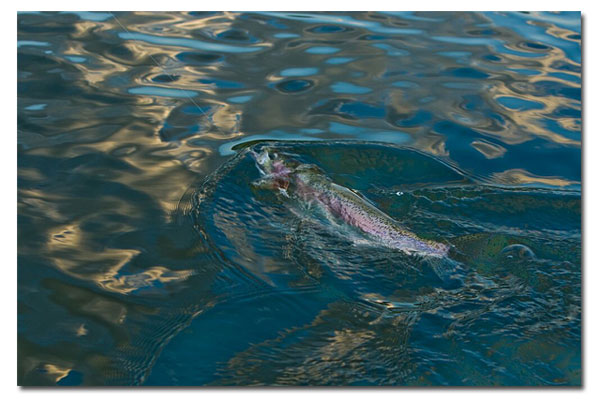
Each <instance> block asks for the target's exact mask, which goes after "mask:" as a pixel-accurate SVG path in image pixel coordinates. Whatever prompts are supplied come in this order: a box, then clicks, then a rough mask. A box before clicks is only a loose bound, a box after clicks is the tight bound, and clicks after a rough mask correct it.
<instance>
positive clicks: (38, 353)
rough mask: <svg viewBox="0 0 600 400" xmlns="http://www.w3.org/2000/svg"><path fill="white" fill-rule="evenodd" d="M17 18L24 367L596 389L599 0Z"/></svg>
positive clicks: (27, 379)
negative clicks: (378, 224)
mask: <svg viewBox="0 0 600 400" xmlns="http://www.w3.org/2000/svg"><path fill="white" fill-rule="evenodd" d="M17 29H18V31H17V32H18V40H17V59H18V75H17V80H18V92H17V95H18V104H17V107H18V108H17V121H18V131H17V138H18V149H17V152H18V204H17V206H18V249H17V256H18V363H17V375H18V383H19V385H25V386H33V385H59V386H63V385H186V386H190V385H217V386H220V385H236V386H245V385H284V386H286V385H291V386H302V385H319V386H322V385H337V386H340V385H341V386H350V385H362V386H364V385H373V386H379V385H395V386H443V385H452V386H551V385H562V386H580V385H581V379H582V378H581V377H582V362H581V343H582V342H581V324H582V321H581V183H582V176H581V142H582V136H581V101H582V98H581V67H582V65H581V15H580V13H578V12H459V13H454V12H328V13H323V12H314V13H313V12H241V13H240V12H227V13H222V12H164V13H163V12H152V13H148V12H143V13H142V12H140V13H138V12H115V13H111V12H60V13H54V12H23V13H19V14H18V15H17ZM261 151H266V152H268V153H270V154H275V153H277V154H278V157H281V158H282V159H285V162H286V163H288V164H287V165H288V166H290V168H292V167H293V168H296V167H298V166H300V170H302V169H304V171H309V173H310V174H313V175H311V176H313V178H314V179H315V181H319V182H329V184H330V185H331V186H329V187H330V188H331V187H333V188H338V190H339V192H335V191H334V193H338V195H339V193H346V195H347V196H356V198H358V199H359V200H357V201H358V202H359V204H360V206H358V208H359V209H362V210H365V209H369V210H373V209H376V210H379V211H377V212H378V213H379V212H380V214H377V215H380V216H381V215H387V217H381V218H384V219H385V218H388V217H389V220H387V221H395V222H394V223H395V224H399V225H398V226H402V227H403V228H402V229H406V231H408V232H411V233H412V234H414V235H415V236H416V237H418V238H419V240H422V241H432V242H435V243H439V244H443V245H445V246H448V248H449V249H450V250H449V252H448V254H447V257H443V258H438V259H435V258H431V257H428V256H427V255H426V254H425V255H423V254H417V255H409V254H406V253H405V252H403V251H402V250H401V249H398V248H391V247H389V246H387V247H386V246H385V245H383V244H382V243H383V242H382V241H381V240H380V241H378V240H377V238H373V237H372V236H369V235H366V234H365V233H364V232H361V231H360V229H357V228H356V226H353V225H352V223H351V222H352V221H351V222H350V223H348V220H351V218H349V217H348V216H346V217H345V218H346V219H344V218H342V217H340V216H339V215H337V216H336V215H333V214H332V213H331V212H329V213H328V211H327V210H328V209H327V207H323V206H322V204H321V203H319V200H318V196H317V197H314V193H313V194H312V195H313V197H312V198H311V197H310V194H311V193H312V192H308V193H309V195H307V192H302V191H300V192H298V191H296V192H295V191H294V190H295V189H298V186H295V185H294V182H295V181H292V183H290V182H287V181H285V180H281V179H280V180H279V181H277V180H275V181H272V182H270V184H265V182H264V181H261V180H260V179H261V177H262V178H264V176H263V175H261V170H260V169H259V168H258V167H257V165H256V163H255V159H254V158H253V156H252V154H253V152H255V153H258V152H261ZM263 172H264V171H263ZM273 182H275V183H274V184H273ZM349 193H352V195H351V194H349ZM324 197H327V196H326V195H321V199H322V198H324ZM319 204H321V208H319ZM373 212H375V211H373ZM371 215H372V214H371ZM355 225H356V223H355ZM384 233H385V232H384Z"/></svg>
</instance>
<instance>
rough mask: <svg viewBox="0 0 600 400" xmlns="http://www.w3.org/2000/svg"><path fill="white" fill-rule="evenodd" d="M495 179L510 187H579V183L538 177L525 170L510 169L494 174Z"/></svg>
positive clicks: (557, 178) (550, 177)
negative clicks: (531, 185) (534, 185)
mask: <svg viewBox="0 0 600 400" xmlns="http://www.w3.org/2000/svg"><path fill="white" fill-rule="evenodd" d="M494 177H495V178H496V179H498V181H500V182H504V183H506V184H510V185H528V184H535V183H541V184H543V185H550V186H555V187H565V186H572V185H577V184H579V182H575V181H571V180H568V179H564V178H560V177H555V176H536V175H533V174H531V173H530V172H528V171H526V170H524V169H510V170H507V171H504V172H499V173H496V174H494Z"/></svg>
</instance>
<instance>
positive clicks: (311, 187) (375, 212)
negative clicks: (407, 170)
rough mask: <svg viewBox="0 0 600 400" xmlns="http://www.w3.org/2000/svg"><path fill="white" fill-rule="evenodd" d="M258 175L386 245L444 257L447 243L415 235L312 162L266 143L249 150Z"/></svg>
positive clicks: (263, 182) (287, 194) (272, 186)
mask: <svg viewBox="0 0 600 400" xmlns="http://www.w3.org/2000/svg"><path fill="white" fill-rule="evenodd" d="M251 155H252V156H253V158H254V160H255V161H256V166H257V168H258V170H259V171H260V173H261V175H262V177H261V178H260V179H259V180H258V181H256V182H254V185H255V186H258V187H261V188H269V189H274V190H278V191H279V193H281V195H283V196H284V197H287V198H290V196H296V197H297V198H299V199H301V200H303V201H305V202H308V203H317V204H318V205H319V206H320V207H321V208H322V209H324V210H325V211H326V212H328V213H329V214H331V215H333V216H335V217H337V218H339V219H341V220H342V221H344V223H346V224H348V225H350V226H353V227H355V228H357V229H359V230H360V231H362V232H363V233H365V234H366V235H367V236H368V237H370V238H372V239H375V240H376V241H377V242H379V243H380V244H383V245H384V246H386V247H390V248H394V249H398V250H401V251H403V252H405V253H407V254H419V255H425V256H433V257H439V258H442V257H445V256H446V255H447V253H448V250H449V247H448V246H446V245H445V244H442V243H437V242H433V241H430V240H425V239H421V238H419V237H418V236H417V235H415V234H414V233H412V232H410V231H409V230H407V229H406V228H404V227H403V226H401V224H400V223H399V222H398V221H396V220H394V219H393V218H392V217H390V216H389V215H387V214H385V213H384V212H382V211H381V210H379V209H378V208H377V207H375V206H374V205H373V204H371V203H370V202H369V201H368V200H367V199H365V198H364V197H362V196H361V195H359V194H358V193H355V192H354V191H352V190H350V189H348V188H346V187H344V186H341V185H338V184H336V183H334V182H333V181H331V179H329V178H328V177H327V176H325V174H324V173H323V172H322V171H321V170H320V169H319V167H317V166H316V165H311V164H302V163H300V162H298V161H297V160H295V159H294V158H292V157H288V156H287V155H285V154H282V153H278V152H276V151H274V150H273V149H270V148H268V147H266V148H264V149H263V150H262V151H261V152H260V153H257V152H255V151H251Z"/></svg>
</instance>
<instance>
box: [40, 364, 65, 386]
mask: <svg viewBox="0 0 600 400" xmlns="http://www.w3.org/2000/svg"><path fill="white" fill-rule="evenodd" d="M43 368H44V369H45V370H46V373H47V374H48V375H50V376H51V377H52V379H54V381H55V382H58V381H60V380H61V379H62V378H64V377H65V376H67V375H69V372H71V368H66V367H60V366H58V365H54V364H45V365H44V366H43Z"/></svg>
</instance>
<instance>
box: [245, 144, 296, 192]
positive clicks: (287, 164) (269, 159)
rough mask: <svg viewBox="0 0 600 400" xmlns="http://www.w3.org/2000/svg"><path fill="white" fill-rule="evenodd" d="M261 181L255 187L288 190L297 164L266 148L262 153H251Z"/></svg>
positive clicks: (252, 151)
mask: <svg viewBox="0 0 600 400" xmlns="http://www.w3.org/2000/svg"><path fill="white" fill-rule="evenodd" d="M250 154H251V156H252V158H253V159H254V161H255V164H256V167H257V168H258V171H259V172H260V174H261V175H262V177H261V179H259V180H258V181H257V182H255V184H254V185H255V186H258V187H261V188H267V189H279V190H280V191H281V190H283V191H285V190H287V188H288V186H289V185H290V179H291V175H292V173H293V172H294V170H295V167H296V165H295V163H294V162H293V161H292V160H291V159H288V158H287V157H285V156H282V155H281V154H280V153H279V152H277V151H275V150H274V149H272V148H269V147H264V148H263V149H262V150H261V151H260V152H258V153H257V152H256V151H254V150H251V151H250Z"/></svg>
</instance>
